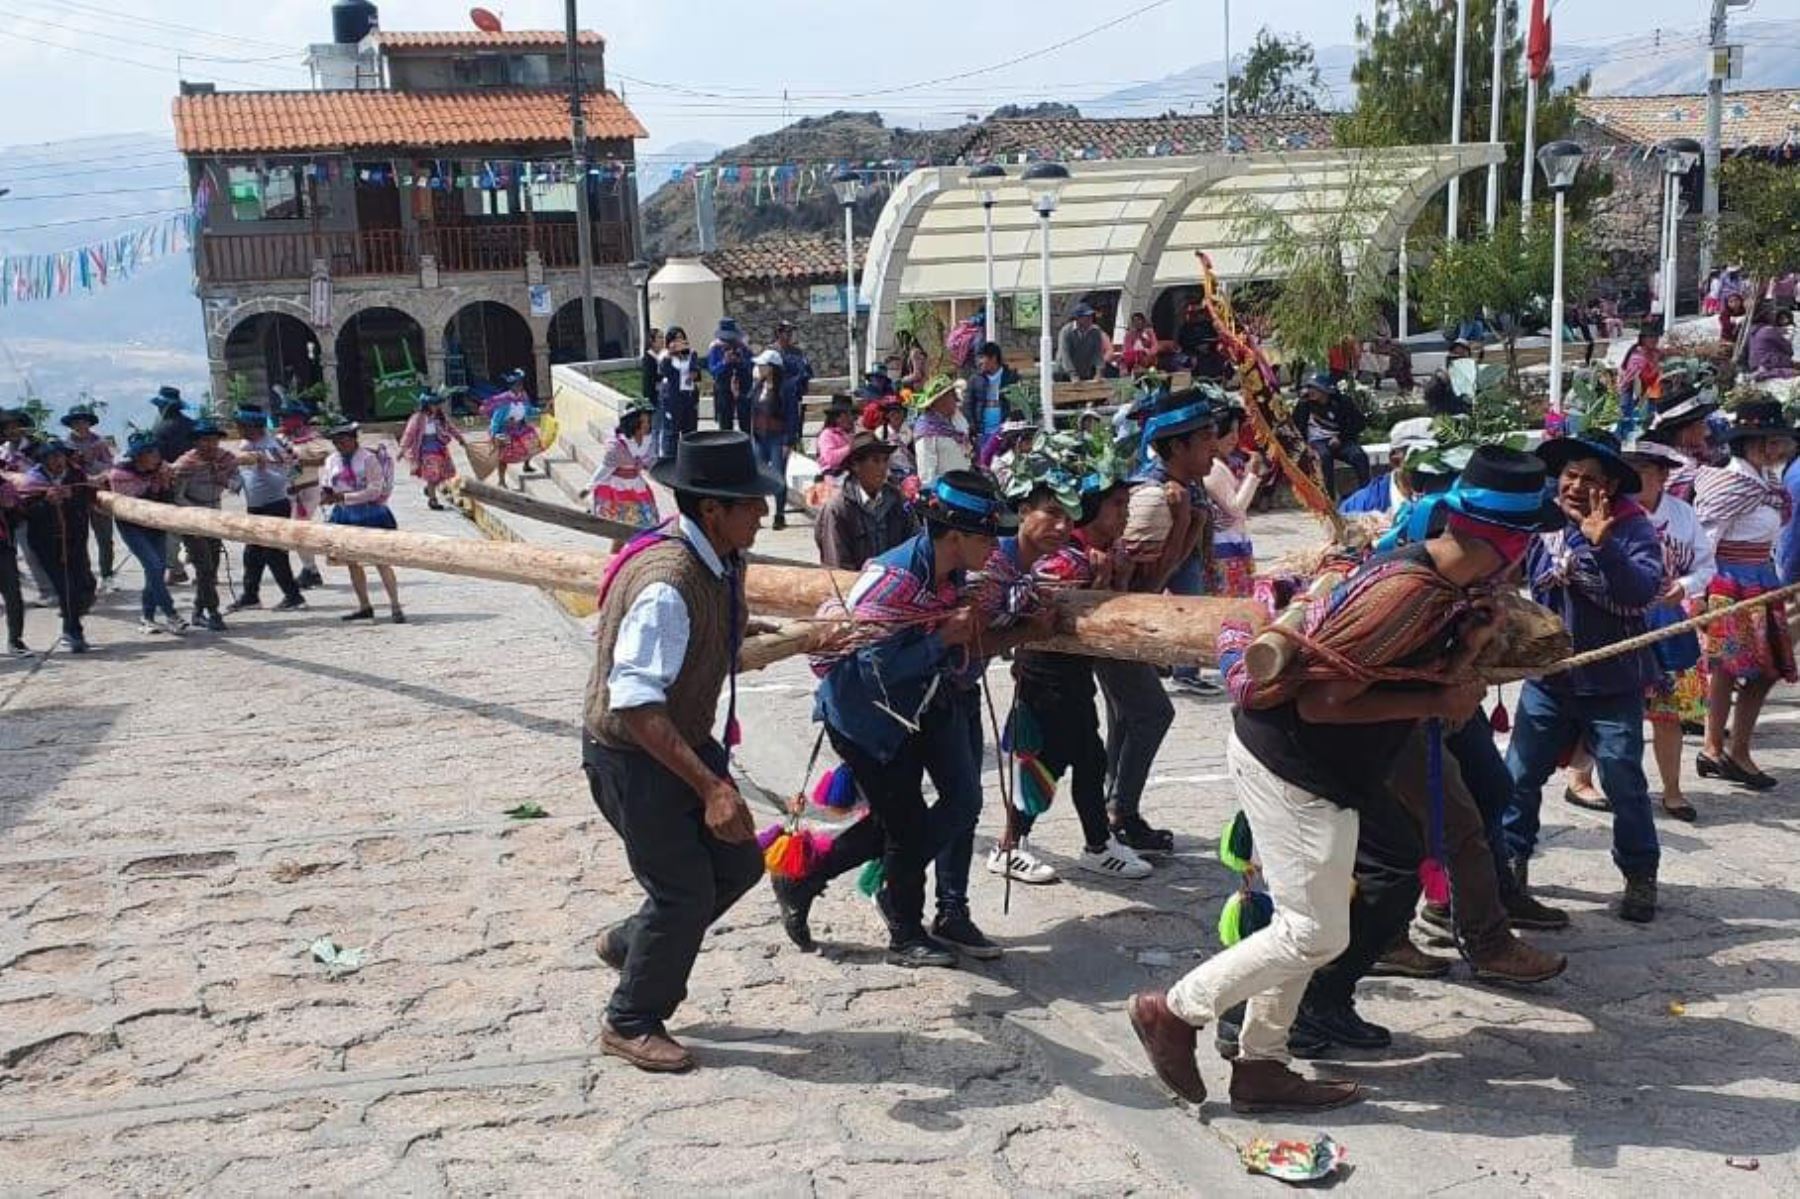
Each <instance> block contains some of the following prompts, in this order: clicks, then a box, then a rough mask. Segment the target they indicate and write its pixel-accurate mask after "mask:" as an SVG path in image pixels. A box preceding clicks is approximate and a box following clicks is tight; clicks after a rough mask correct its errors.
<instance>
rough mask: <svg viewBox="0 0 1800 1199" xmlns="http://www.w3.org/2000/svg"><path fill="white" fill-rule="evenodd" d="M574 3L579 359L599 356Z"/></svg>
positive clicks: (568, 10) (569, 10)
mask: <svg viewBox="0 0 1800 1199" xmlns="http://www.w3.org/2000/svg"><path fill="white" fill-rule="evenodd" d="M575 4H576V0H565V3H564V5H563V9H564V13H565V15H566V17H567V19H568V34H567V41H568V54H569V143H570V148H571V149H572V150H573V151H574V153H575V181H576V182H575V252H576V255H577V256H578V257H579V258H580V260H581V336H582V339H583V341H582V345H583V347H584V348H583V349H582V357H583V358H585V359H586V360H587V361H589V362H592V361H594V360H595V359H596V358H598V357H599V356H600V330H599V327H598V324H597V322H596V321H595V319H594V214H593V210H592V205H591V204H590V202H589V200H588V144H587V140H588V139H587V111H586V109H584V108H583V106H582V102H581V47H580V44H579V41H578V37H579V34H578V31H577V28H576V16H575Z"/></svg>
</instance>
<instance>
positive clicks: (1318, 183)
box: [861, 144, 1506, 356]
mask: <svg viewBox="0 0 1800 1199" xmlns="http://www.w3.org/2000/svg"><path fill="white" fill-rule="evenodd" d="M1505 156H1506V151H1505V148H1504V147H1503V146H1499V145H1487V144H1474V145H1463V146H1396V147H1385V148H1381V149H1367V150H1321V151H1310V152H1292V153H1276V154H1229V155H1227V154H1215V155H1199V156H1191V157H1172V158H1136V159H1115V160H1112V161H1103V162H1072V163H1069V164H1067V165H1068V168H1069V173H1070V176H1071V178H1070V181H1069V184H1068V186H1067V187H1066V188H1065V189H1064V190H1063V193H1062V197H1061V200H1060V202H1059V204H1058V206H1057V209H1056V213H1055V215H1054V217H1053V218H1052V219H1051V231H1050V288H1051V291H1052V292H1055V293H1060V294H1068V293H1077V294H1079V293H1084V292H1091V291H1106V290H1114V289H1116V290H1118V291H1119V292H1120V293H1121V295H1120V303H1119V308H1118V313H1119V319H1120V321H1121V322H1123V321H1124V320H1125V318H1126V317H1127V316H1128V314H1129V313H1131V312H1132V311H1134V310H1147V309H1148V306H1149V303H1150V301H1151V300H1152V299H1153V298H1154V297H1155V295H1156V293H1157V292H1158V291H1160V290H1162V289H1163V288H1166V287H1171V286H1177V285H1182V284H1191V283H1193V282H1195V281H1196V279H1197V278H1198V264H1197V262H1196V261H1195V258H1194V252H1195V251H1196V250H1204V251H1206V253H1207V254H1209V255H1210V256H1211V258H1212V262H1213V267H1214V269H1215V270H1216V271H1217V272H1218V275H1219V277H1220V278H1221V279H1225V280H1245V279H1256V278H1269V277H1275V276H1278V275H1279V274H1280V273H1281V272H1280V270H1279V269H1278V268H1277V266H1276V264H1273V263H1270V262H1267V261H1265V260H1264V259H1265V255H1264V252H1263V247H1264V245H1265V244H1266V242H1267V235H1268V228H1269V225H1270V223H1271V222H1281V223H1285V224H1288V225H1291V226H1293V227H1295V228H1297V229H1305V230H1312V231H1320V232H1326V233H1329V234H1331V235H1334V236H1336V237H1338V238H1340V239H1341V240H1342V241H1343V242H1344V251H1345V261H1346V264H1347V265H1354V264H1355V263H1356V262H1358V261H1360V260H1361V259H1362V258H1363V257H1364V255H1366V254H1369V253H1374V254H1376V255H1378V256H1379V257H1380V260H1381V261H1383V262H1384V263H1385V262H1386V261H1390V260H1391V259H1392V258H1393V255H1394V253H1395V251H1396V250H1397V249H1398V247H1399V243H1400V239H1401V238H1402V237H1403V236H1404V235H1405V231H1406V230H1407V229H1408V228H1409V227H1411V225H1412V223H1413V221H1414V220H1415V219H1416V218H1417V217H1418V215H1419V212H1420V211H1421V210H1422V209H1423V208H1424V206H1425V204H1426V202H1427V201H1429V200H1430V199H1431V197H1432V196H1434V195H1435V194H1436V193H1437V192H1438V190H1439V189H1440V188H1442V187H1443V186H1444V185H1445V184H1447V183H1448V182H1449V181H1450V180H1451V179H1452V178H1454V177H1456V176H1458V175H1460V174H1462V173H1464V172H1467V171H1471V170H1475V169H1477V168H1480V167H1484V166H1486V165H1487V164H1488V163H1490V162H1502V161H1504V160H1505ZM1024 169H1025V168H1024V167H1022V166H1009V167H1008V168H1007V174H1008V175H1009V176H1010V177H1011V180H1010V181H1009V182H1008V183H1007V185H1006V186H1003V187H1002V188H1001V189H1000V190H999V192H998V194H997V197H996V200H995V203H994V208H993V226H994V232H993V241H994V290H995V292H996V293H997V294H1000V295H1006V294H1010V293H1020V292H1024V293H1034V292H1036V291H1037V290H1038V289H1039V286H1040V257H1041V251H1042V244H1041V242H1040V241H1039V222H1038V217H1037V213H1036V212H1035V211H1034V210H1033V209H1032V207H1031V200H1030V196H1029V195H1028V193H1027V192H1026V190H1025V187H1024V185H1023V184H1022V183H1020V182H1018V181H1017V180H1018V178H1019V174H1020V173H1021V172H1022V171H1023V170H1024ZM968 172H969V168H967V167H931V168H926V169H924V170H919V171H915V172H913V173H912V174H911V175H908V176H907V177H906V178H905V179H904V180H902V181H901V182H900V184H899V185H898V186H897V187H895V188H894V191H893V194H892V195H891V196H890V197H889V199H888V203H887V207H886V208H885V209H884V210H883V211H882V214H881V219H880V221H879V222H877V224H876V226H875V234H874V237H873V239H872V240H871V242H870V245H869V253H868V257H867V259H866V260H865V262H864V267H863V276H862V288H861V290H862V293H863V295H864V296H865V297H867V299H868V301H869V305H870V321H871V325H870V336H869V338H868V345H869V353H870V355H871V356H873V355H875V353H876V348H877V347H880V346H883V345H885V344H886V342H887V340H888V339H889V337H890V335H891V330H892V329H893V323H894V313H895V309H896V307H897V306H898V305H899V304H900V303H901V302H902V301H906V300H941V299H951V298H969V297H976V296H981V295H983V294H985V292H986V289H987V282H986V266H985V253H984V244H985V238H986V235H985V228H984V224H983V219H982V203H981V193H980V192H979V191H977V190H976V188H975V187H974V186H973V185H971V184H970V183H969V182H968V179H967V176H968ZM1120 332H1121V334H1122V333H1123V330H1122V329H1121V330H1120Z"/></svg>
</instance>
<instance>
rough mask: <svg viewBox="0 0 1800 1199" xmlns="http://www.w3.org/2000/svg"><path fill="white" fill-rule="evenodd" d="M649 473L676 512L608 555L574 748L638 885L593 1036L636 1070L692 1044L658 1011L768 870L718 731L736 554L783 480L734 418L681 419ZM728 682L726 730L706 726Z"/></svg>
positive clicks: (604, 954) (733, 643) (612, 950)
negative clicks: (730, 421) (663, 527)
mask: <svg viewBox="0 0 1800 1199" xmlns="http://www.w3.org/2000/svg"><path fill="white" fill-rule="evenodd" d="M652 474H653V476H654V477H655V479H656V481H657V482H659V483H661V484H662V485H663V486H665V487H667V488H669V489H670V490H671V491H673V492H674V493H675V506H676V509H677V510H678V513H679V515H678V517H677V519H676V520H675V522H674V524H673V525H672V526H670V527H668V529H667V531H666V532H665V531H659V532H656V533H650V534H647V535H645V536H642V537H639V538H637V539H636V540H634V541H633V542H632V543H631V545H630V546H628V547H627V548H626V549H625V551H624V552H623V553H620V554H617V555H615V556H614V558H613V560H612V562H611V563H610V564H609V566H608V568H607V572H606V577H605V579H604V580H603V581H602V582H601V584H600V602H599V614H598V619H597V623H596V627H595V640H596V642H597V643H598V646H597V649H598V652H597V653H596V654H595V658H594V669H593V673H592V674H591V675H590V676H589V678H588V686H587V701H586V704H585V707H584V709H583V713H582V730H583V731H582V739H581V750H582V754H581V756H582V766H583V769H584V770H585V771H586V773H587V779H588V788H589V790H590V791H591V792H592V794H593V798H594V804H595V806H596V807H598V808H599V809H600V813H601V815H603V816H604V817H605V818H606V822H607V823H608V824H609V825H611V826H612V828H613V830H614V832H616V833H617V834H618V835H619V838H620V839H621V840H622V841H624V843H625V853H626V859H627V860H628V861H629V862H630V864H631V872H632V875H633V876H634V877H635V878H636V879H637V881H638V884H639V885H640V886H641V887H642V888H643V889H644V893H645V899H644V905H643V907H642V908H640V909H639V910H638V912H637V914H636V915H634V916H632V917H631V918H630V919H629V920H626V921H624V922H623V923H621V924H618V925H615V926H614V927H612V928H610V929H608V930H607V931H606V933H605V934H603V935H602V937H601V938H600V942H599V945H598V946H597V951H598V953H599V956H600V959H601V960H602V961H603V962H605V963H607V964H608V965H609V966H612V967H613V968H614V969H616V970H618V972H619V981H618V986H617V987H616V988H615V989H614V990H613V993H612V997H611V999H609V1000H608V1001H607V1005H606V1016H605V1021H604V1023H603V1024H602V1026H601V1032H600V1051H601V1052H602V1053H605V1054H609V1055H611V1056H614V1057H619V1058H623V1059H624V1060H625V1061H627V1062H629V1063H631V1064H632V1065H634V1066H636V1067H637V1068H638V1069H640V1070H647V1071H654V1072H678V1071H685V1070H689V1069H692V1068H693V1065H694V1058H693V1055H692V1054H691V1053H689V1052H688V1050H687V1049H686V1048H684V1047H683V1046H682V1045H681V1044H680V1043H679V1042H677V1041H676V1040H675V1039H674V1038H673V1037H671V1036H670V1035H669V1030H668V1026H667V1021H668V1020H670V1019H671V1018H672V1017H673V1016H674V1015H675V1012H676V1009H677V1008H679V1007H680V1005H681V1002H682V1000H683V999H684V998H685V997H686V995H687V990H688V979H689V976H690V975H691V974H692V973H693V969H694V960H695V958H696V957H697V956H698V955H699V952H700V946H701V944H702V943H703V942H704V941H705V940H706V935H707V929H708V928H709V927H711V926H712V925H713V924H714V923H715V922H717V921H718V920H719V919H720V917H722V916H723V915H724V914H725V913H726V912H727V911H729V910H730V908H731V907H732V905H733V904H735V903H736V902H737V901H738V900H739V899H740V898H742V897H743V895H744V894H745V893H746V892H747V891H749V890H750V888H751V887H753V886H755V885H756V883H757V881H758V880H759V879H760V878H761V877H762V874H763V860H762V854H761V851H760V850H759V849H758V848H757V844H756V828H755V826H754V825H753V824H752V823H751V816H750V810H749V808H748V807H746V806H745V804H744V800H743V797H742V796H740V795H739V794H738V791H737V787H736V786H735V784H733V782H732V781H731V769H730V756H729V752H730V751H729V749H728V747H729V746H730V745H731V744H732V743H733V742H734V741H735V738H736V734H737V721H736V704H737V658H738V651H739V648H740V647H741V646H742V644H743V638H744V633H745V630H746V627H747V623H748V622H747V612H746V607H745V602H744V592H743V577H744V569H743V568H744V559H743V555H744V553H745V552H746V551H747V550H749V549H750V547H751V546H752V545H754V544H755V543H756V533H757V530H758V528H760V527H761V524H762V518H763V516H764V515H765V514H767V512H768V510H769V506H768V500H767V497H768V496H771V495H773V494H774V493H775V489H776V487H777V486H779V482H780V481H779V480H777V479H775V478H774V477H773V476H772V475H770V474H768V472H766V471H764V470H762V469H761V468H759V467H758V466H757V462H756V452H755V450H754V449H753V448H752V446H751V444H750V438H749V437H748V436H747V435H745V434H743V433H738V432H733V433H724V432H719V433H695V434H691V435H690V436H688V437H685V438H683V439H682V440H681V443H680V445H679V447H678V448H677V450H676V456H675V460H674V461H673V462H665V463H659V464H658V465H657V466H656V467H655V468H653V471H652ZM726 696H729V699H728V700H727V703H726V716H725V736H724V738H723V744H721V739H720V738H718V737H715V736H714V732H713V730H714V728H715V727H716V725H717V720H718V710H719V701H720V699H721V698H725V697H726Z"/></svg>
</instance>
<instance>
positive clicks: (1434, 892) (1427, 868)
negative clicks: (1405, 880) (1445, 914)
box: [1419, 858, 1450, 906]
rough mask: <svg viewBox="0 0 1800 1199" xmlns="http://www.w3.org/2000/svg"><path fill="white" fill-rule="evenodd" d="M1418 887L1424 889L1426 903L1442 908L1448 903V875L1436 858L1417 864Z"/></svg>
mask: <svg viewBox="0 0 1800 1199" xmlns="http://www.w3.org/2000/svg"><path fill="white" fill-rule="evenodd" d="M1419 885H1420V886H1421V887H1423V888H1424V891H1425V902H1426V903H1432V904H1437V905H1439V906H1442V905H1444V904H1447V903H1449V902H1450V875H1449V873H1448V872H1447V871H1446V870H1445V869H1444V864H1443V863H1442V862H1440V861H1438V860H1437V859H1436V858H1426V859H1425V860H1424V861H1423V862H1420V863H1419Z"/></svg>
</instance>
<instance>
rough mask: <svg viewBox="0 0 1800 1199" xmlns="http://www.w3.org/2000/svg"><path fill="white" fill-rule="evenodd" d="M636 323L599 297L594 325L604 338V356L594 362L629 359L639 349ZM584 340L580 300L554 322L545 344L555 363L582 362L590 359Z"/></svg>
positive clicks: (565, 308)
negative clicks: (635, 348)
mask: <svg viewBox="0 0 1800 1199" xmlns="http://www.w3.org/2000/svg"><path fill="white" fill-rule="evenodd" d="M634 319H635V318H634V317H632V316H631V315H630V314H629V313H627V312H626V311H625V309H623V308H621V307H620V306H619V305H617V304H615V303H613V302H612V301H611V300H609V299H607V298H606V297H604V296H595V297H594V325H595V329H596V331H597V332H598V333H599V335H600V347H599V349H600V352H599V353H598V354H597V355H594V356H593V358H594V359H595V360H604V359H608V358H625V357H628V356H629V355H630V354H631V351H632V347H634V346H635V345H637V333H636V331H635V330H633V329H632V321H633V320H634ZM583 337H584V334H583V331H582V328H581V300H580V299H579V298H577V299H573V300H570V301H569V302H568V303H566V304H564V305H563V306H562V307H560V308H558V309H557V310H556V315H555V316H554V317H552V318H551V319H550V329H549V331H548V333H546V334H545V342H546V343H547V344H548V345H549V347H550V361H551V363H552V364H557V363H564V362H581V361H583V360H584V359H586V358H588V357H589V356H588V355H585V354H583V353H582V340H583Z"/></svg>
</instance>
